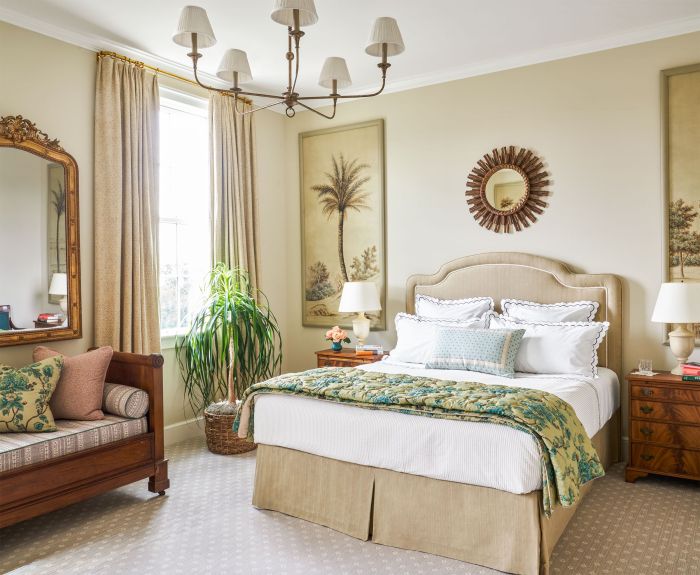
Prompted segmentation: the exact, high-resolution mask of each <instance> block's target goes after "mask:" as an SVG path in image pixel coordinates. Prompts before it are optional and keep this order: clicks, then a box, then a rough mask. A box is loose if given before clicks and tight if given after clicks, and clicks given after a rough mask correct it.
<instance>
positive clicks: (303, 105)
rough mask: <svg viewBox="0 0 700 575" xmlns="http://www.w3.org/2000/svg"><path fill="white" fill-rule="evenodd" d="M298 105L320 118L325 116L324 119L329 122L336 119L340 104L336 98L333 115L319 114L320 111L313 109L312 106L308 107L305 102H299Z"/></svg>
mask: <svg viewBox="0 0 700 575" xmlns="http://www.w3.org/2000/svg"><path fill="white" fill-rule="evenodd" d="M297 103H298V104H299V105H300V106H301V107H302V108H305V109H307V110H309V112H313V113H314V114H318V115H319V116H323V117H324V118H326V119H327V120H332V119H333V118H335V111H336V108H337V104H338V102H337V101H336V100H335V98H334V99H333V114H331V115H328V114H324V113H323V112H319V111H318V110H316V109H315V108H312V107H311V106H307V105H306V104H304V103H303V102H297Z"/></svg>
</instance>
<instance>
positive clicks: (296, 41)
mask: <svg viewBox="0 0 700 575" xmlns="http://www.w3.org/2000/svg"><path fill="white" fill-rule="evenodd" d="M294 52H295V55H294V60H295V62H294V83H293V84H292V91H291V93H292V94H293V93H294V90H295V89H296V87H297V78H299V38H298V37H297V38H295V39H294Z"/></svg>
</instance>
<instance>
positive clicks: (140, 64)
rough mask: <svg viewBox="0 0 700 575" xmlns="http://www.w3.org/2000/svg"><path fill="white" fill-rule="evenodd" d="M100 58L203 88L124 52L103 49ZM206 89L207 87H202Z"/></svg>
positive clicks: (98, 55)
mask: <svg viewBox="0 0 700 575" xmlns="http://www.w3.org/2000/svg"><path fill="white" fill-rule="evenodd" d="M100 58H113V59H114V60H121V61H122V62H128V63H129V64H133V65H134V66H136V67H137V68H145V69H146V70H152V71H153V72H155V73H156V74H161V75H163V76H168V77H169V78H174V79H175V80H180V81H181V82H187V83H188V84H192V85H193V86H197V87H199V88H202V86H200V85H199V84H197V82H195V81H194V80H190V79H189V78H185V77H184V76H179V75H178V74H173V73H172V72H168V71H167V70H162V69H161V68H156V67H155V66H149V65H148V64H144V63H143V62H139V61H138V60H132V59H131V58H129V57H127V56H124V55H122V54H117V53H116V52H107V51H105V50H102V51H100V52H98V53H97V59H98V60H99V59H100ZM202 89H204V90H206V88H202ZM227 96H229V97H231V98H232V97H233V96H232V95H231V94H227ZM238 99H239V100H241V101H242V102H243V103H245V104H250V105H251V106H252V105H253V101H252V100H251V99H250V98H245V97H244V96H238Z"/></svg>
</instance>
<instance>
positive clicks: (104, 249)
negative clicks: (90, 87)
mask: <svg viewBox="0 0 700 575" xmlns="http://www.w3.org/2000/svg"><path fill="white" fill-rule="evenodd" d="M159 107H160V104H159V97H158V80H157V78H156V76H155V75H154V74H152V73H150V72H147V71H146V70H144V69H143V68H139V67H138V66H136V65H134V64H131V63H128V62H122V61H119V60H115V59H113V58H109V57H104V58H100V59H99V61H98V65H97V82H96V94H95V215H94V223H95V314H94V317H95V344H96V345H111V346H112V347H113V348H114V349H116V350H120V351H128V352H134V353H144V354H147V353H157V352H159V351H160V325H159V310H158V225H159V222H158V162H159V157H158V153H159V151H158V117H159V112H160V110H159Z"/></svg>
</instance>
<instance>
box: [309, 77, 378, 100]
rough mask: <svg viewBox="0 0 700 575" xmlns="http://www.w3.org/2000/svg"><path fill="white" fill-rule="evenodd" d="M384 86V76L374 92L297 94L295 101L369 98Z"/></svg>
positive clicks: (376, 94)
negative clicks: (321, 94) (325, 94)
mask: <svg viewBox="0 0 700 575" xmlns="http://www.w3.org/2000/svg"><path fill="white" fill-rule="evenodd" d="M385 86H386V77H383V78H382V85H381V87H380V88H379V90H377V91H376V92H372V93H371V94H347V95H345V94H344V95H340V94H335V95H333V96H299V97H298V98H297V101H299V100H328V99H330V98H333V99H334V100H335V99H341V100H344V99H350V98H371V97H372V96H378V95H379V94H381V93H382V92H383V91H384V87H385Z"/></svg>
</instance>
